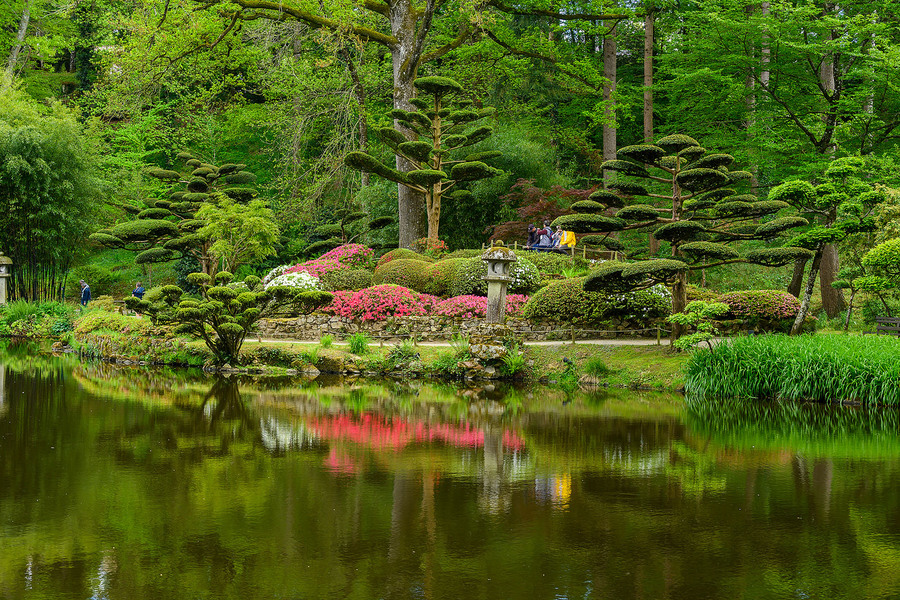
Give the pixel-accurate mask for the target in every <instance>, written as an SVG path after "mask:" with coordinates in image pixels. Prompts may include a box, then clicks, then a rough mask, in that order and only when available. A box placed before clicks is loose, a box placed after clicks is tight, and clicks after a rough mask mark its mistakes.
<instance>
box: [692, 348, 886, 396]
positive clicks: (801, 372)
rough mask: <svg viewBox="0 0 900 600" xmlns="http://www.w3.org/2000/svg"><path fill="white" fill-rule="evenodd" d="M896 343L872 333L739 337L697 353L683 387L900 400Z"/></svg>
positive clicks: (711, 392) (702, 392) (702, 391)
mask: <svg viewBox="0 0 900 600" xmlns="http://www.w3.org/2000/svg"><path fill="white" fill-rule="evenodd" d="M898 381H900V343H898V340H896V339H894V338H887V337H876V336H847V335H824V336H823V335H815V336H800V337H795V338H791V337H787V336H782V335H766V336H759V337H739V338H734V339H733V340H730V341H728V342H727V343H722V344H719V345H718V346H716V347H715V348H714V349H713V350H710V351H701V352H695V353H693V354H692V355H691V358H690V361H689V362H688V364H687V366H686V374H685V391H686V393H687V394H689V395H696V396H698V397H702V398H762V399H783V400H812V401H818V402H854V403H855V402H858V403H862V404H866V405H876V404H888V405H897V404H900V385H898Z"/></svg>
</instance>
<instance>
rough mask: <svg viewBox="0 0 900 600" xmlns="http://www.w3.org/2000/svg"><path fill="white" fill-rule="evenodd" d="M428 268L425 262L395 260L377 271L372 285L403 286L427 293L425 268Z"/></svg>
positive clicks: (403, 259) (404, 259)
mask: <svg viewBox="0 0 900 600" xmlns="http://www.w3.org/2000/svg"><path fill="white" fill-rule="evenodd" d="M427 266H428V263H427V262H425V261H424V260H412V259H406V258H400V259H395V260H392V261H390V262H388V263H385V264H383V265H381V266H379V267H378V268H377V269H375V274H374V275H373V276H372V284H373V285H381V284H394V285H402V286H403V287H407V288H409V289H411V290H415V291H417V292H422V291H425V267H427Z"/></svg>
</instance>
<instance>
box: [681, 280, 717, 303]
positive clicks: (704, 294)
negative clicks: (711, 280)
mask: <svg viewBox="0 0 900 600" xmlns="http://www.w3.org/2000/svg"><path fill="white" fill-rule="evenodd" d="M687 299H688V302H693V301H694V300H702V301H703V302H718V300H719V292H717V291H715V290H711V289H708V288H702V287H699V286H696V285H693V284H690V283H689V284H688V285H687Z"/></svg>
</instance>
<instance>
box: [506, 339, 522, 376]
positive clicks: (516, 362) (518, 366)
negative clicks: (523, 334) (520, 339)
mask: <svg viewBox="0 0 900 600" xmlns="http://www.w3.org/2000/svg"><path fill="white" fill-rule="evenodd" d="M525 362H526V361H525V353H524V352H519V344H513V345H512V346H510V348H509V352H508V353H507V354H506V356H504V357H503V366H502V367H501V368H500V371H501V372H502V373H503V374H504V375H506V376H507V377H513V376H515V375H516V374H517V373H518V372H519V371H521V370H522V369H524V368H525Z"/></svg>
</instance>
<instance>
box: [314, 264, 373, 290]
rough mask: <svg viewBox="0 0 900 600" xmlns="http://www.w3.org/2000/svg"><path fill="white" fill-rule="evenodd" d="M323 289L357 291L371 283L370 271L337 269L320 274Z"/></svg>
mask: <svg viewBox="0 0 900 600" xmlns="http://www.w3.org/2000/svg"><path fill="white" fill-rule="evenodd" d="M322 285H323V286H325V289H327V290H329V291H332V292H335V291H338V290H350V291H354V292H355V291H358V290H361V289H363V288H367V287H369V286H370V285H372V271H369V270H368V269H339V270H336V271H329V272H327V273H325V274H323V275H322Z"/></svg>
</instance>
